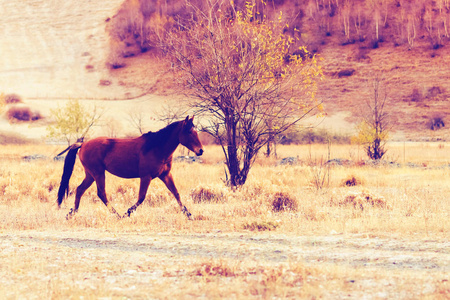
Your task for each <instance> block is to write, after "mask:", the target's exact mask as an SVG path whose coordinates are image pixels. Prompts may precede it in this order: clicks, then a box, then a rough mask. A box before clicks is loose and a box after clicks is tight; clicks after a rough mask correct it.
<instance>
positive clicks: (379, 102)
mask: <svg viewBox="0 0 450 300" xmlns="http://www.w3.org/2000/svg"><path fill="white" fill-rule="evenodd" d="M380 84H381V85H382V84H383V83H382V79H381V78H379V77H376V78H375V79H374V80H373V81H372V85H373V89H372V91H373V94H372V95H371V97H372V98H371V99H367V100H366V105H365V107H364V108H363V112H362V121H361V123H360V124H359V126H358V136H357V137H356V142H357V143H359V144H363V145H364V147H365V149H366V154H367V156H368V157H369V158H370V159H374V160H378V159H381V158H382V157H383V156H384V154H385V153H386V148H385V145H386V142H387V139H388V137H389V132H390V131H391V127H392V125H391V120H390V112H389V107H388V102H387V91H386V87H384V90H382V86H380Z"/></svg>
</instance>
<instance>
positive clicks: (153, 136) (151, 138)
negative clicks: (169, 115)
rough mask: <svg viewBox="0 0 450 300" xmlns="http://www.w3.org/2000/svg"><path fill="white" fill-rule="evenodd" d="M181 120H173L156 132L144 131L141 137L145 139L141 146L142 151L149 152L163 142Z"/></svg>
mask: <svg viewBox="0 0 450 300" xmlns="http://www.w3.org/2000/svg"><path fill="white" fill-rule="evenodd" d="M180 122H182V121H178V122H173V123H171V124H169V125H167V126H166V127H164V128H162V129H160V130H158V131H157V132H152V131H149V132H147V133H144V134H143V135H142V137H143V138H144V139H145V142H144V146H143V147H142V151H143V152H144V154H145V153H147V152H149V151H150V150H152V149H153V148H155V147H157V146H160V145H162V144H164V143H165V142H166V141H167V139H168V138H169V137H170V136H171V134H172V132H173V131H174V130H175V128H177V126H178V125H179V124H180Z"/></svg>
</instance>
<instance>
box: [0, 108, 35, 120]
mask: <svg viewBox="0 0 450 300" xmlns="http://www.w3.org/2000/svg"><path fill="white" fill-rule="evenodd" d="M6 115H7V117H8V119H9V121H10V122H21V121H22V122H29V121H37V120H39V119H42V115H41V114H40V113H39V112H38V111H33V110H31V109H30V108H29V107H27V106H16V105H15V106H12V107H10V108H9V109H8V111H7V112H6Z"/></svg>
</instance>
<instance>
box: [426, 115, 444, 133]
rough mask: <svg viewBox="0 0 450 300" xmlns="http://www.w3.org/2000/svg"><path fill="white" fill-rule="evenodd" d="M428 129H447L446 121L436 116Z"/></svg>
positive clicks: (431, 120)
mask: <svg viewBox="0 0 450 300" xmlns="http://www.w3.org/2000/svg"><path fill="white" fill-rule="evenodd" d="M428 127H429V128H430V129H431V130H438V129H441V128H443V127H445V123H444V119H443V118H442V117H441V116H434V117H432V118H431V119H430V121H429V122H428Z"/></svg>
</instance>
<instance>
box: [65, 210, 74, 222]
mask: <svg viewBox="0 0 450 300" xmlns="http://www.w3.org/2000/svg"><path fill="white" fill-rule="evenodd" d="M75 213H76V211H75V210H74V209H73V208H71V209H70V210H69V213H68V214H67V215H66V220H70V219H71V218H72V217H73V215H74V214H75Z"/></svg>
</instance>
